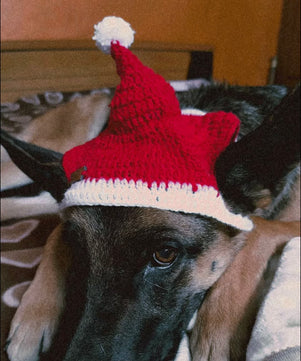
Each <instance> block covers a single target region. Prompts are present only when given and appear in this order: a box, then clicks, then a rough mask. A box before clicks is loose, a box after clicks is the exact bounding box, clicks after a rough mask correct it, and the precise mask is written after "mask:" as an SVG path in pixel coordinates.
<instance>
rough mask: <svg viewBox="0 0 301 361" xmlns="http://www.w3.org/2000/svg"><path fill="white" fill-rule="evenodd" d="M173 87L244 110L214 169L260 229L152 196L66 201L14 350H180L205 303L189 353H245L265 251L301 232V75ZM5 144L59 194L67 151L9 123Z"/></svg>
mask: <svg viewBox="0 0 301 361" xmlns="http://www.w3.org/2000/svg"><path fill="white" fill-rule="evenodd" d="M177 95H178V97H179V100H180V104H181V107H182V108H186V107H190V108H191V107H193V108H197V109H201V110H203V111H206V112H210V111H217V110H224V111H231V112H233V113H234V114H236V115H237V116H238V117H239V118H240V120H241V130H240V134H239V139H238V141H237V142H236V143H233V144H232V145H230V146H229V147H228V148H227V149H226V150H225V151H224V153H222V154H221V156H220V157H219V158H218V160H217V163H216V167H215V173H216V177H217V181H218V185H219V189H220V191H221V193H222V195H223V197H224V199H225V201H226V202H227V205H228V207H229V208H231V210H232V211H233V212H240V213H241V214H243V215H249V216H250V217H252V219H253V222H254V230H253V231H251V232H242V231H238V230H237V229H234V228H232V227H230V226H228V225H224V224H222V223H220V222H219V221H217V220H214V219H212V218H209V217H205V216H200V215H194V214H184V213H181V212H172V211H164V210H159V209H152V208H139V207H113V206H108V207H105V206H72V207H69V208H67V209H64V210H63V211H62V212H61V219H62V223H61V225H60V226H58V228H56V229H55V230H54V231H53V233H52V235H51V236H50V237H49V239H48V241H47V244H46V246H45V251H44V255H43V258H42V261H41V264H40V266H39V268H38V270H37V273H36V277H35V279H34V281H33V282H32V284H31V286H30V287H29V289H28V290H27V292H26V293H25V294H24V296H23V299H22V302H21V304H20V306H19V308H18V310H17V312H16V314H15V317H14V319H13V321H12V324H11V330H10V334H9V336H8V342H7V353H8V355H9V358H10V360H11V361H25V360H26V361H34V360H39V359H41V360H57V361H58V360H60V361H62V360H63V361H75V360H76V361H96V360H97V361H98V360H103V361H109V360H110V361H169V360H174V359H175V358H176V357H177V352H178V349H179V345H180V344H181V340H182V338H183V335H184V334H185V332H186V330H188V329H189V328H190V329H191V328H192V327H193V325H191V324H190V323H191V322H190V321H191V320H192V319H193V316H194V315H195V313H196V311H198V310H199V312H198V315H197V318H196V323H195V326H194V327H193V330H192V336H191V344H190V351H191V357H192V359H193V360H230V359H231V360H243V359H244V358H245V352H246V345H247V342H248V338H249V337H250V329H251V328H252V325H253V323H254V318H255V315H256V310H257V309H258V304H259V298H260V297H259V295H258V292H257V291H258V285H259V284H260V282H262V280H263V273H264V271H265V270H266V268H267V265H268V260H269V259H270V257H271V256H272V255H273V254H274V253H275V252H276V251H277V250H279V247H280V248H281V247H283V245H284V243H285V242H286V241H288V240H289V239H290V238H291V237H294V236H297V235H299V232H300V222H299V213H298V207H299V206H298V205H296V202H298V196H297V194H298V193H299V186H298V181H299V173H300V172H299V162H300V151H299V146H300V87H299V86H298V87H297V88H296V89H295V90H294V91H293V92H288V90H287V89H286V88H285V87H281V86H266V87H236V86H226V85H212V86H208V87H201V88H200V89H196V90H191V91H188V92H186V93H178V94H177ZM2 144H3V146H4V147H5V148H6V150H7V152H8V153H9V155H10V157H11V159H12V160H13V161H14V162H15V164H16V165H17V166H18V167H20V169H21V170H22V171H23V172H24V173H26V174H27V175H28V176H29V177H30V178H31V179H33V180H34V181H35V182H37V183H38V184H39V185H40V186H41V187H42V188H43V189H44V190H46V191H48V192H50V194H51V195H52V196H53V197H54V198H55V199H56V200H57V201H58V202H60V201H61V200H62V197H63V194H64V192H65V191H66V189H67V188H68V187H69V184H68V182H67V180H66V178H65V175H64V171H63V169H62V166H61V158H62V154H61V153H59V152H55V151H53V150H49V149H44V148H41V147H39V146H36V145H33V144H29V143H26V142H24V141H21V140H17V139H15V138H13V137H11V136H10V135H8V134H7V133H5V132H2ZM258 255H260V257H258ZM242 275H244V277H246V278H247V282H243V280H242V279H241V277H242ZM71 285H72V286H71ZM237 285H239V287H237ZM252 301H254V302H253V303H252ZM255 301H256V302H255ZM217 310H218V311H219V312H216V311H217ZM221 314H222V315H223V317H221V316H220V315H221ZM189 324H190V325H189ZM178 357H179V354H178ZM189 357H190V356H189ZM188 359H189V358H187V359H185V360H188Z"/></svg>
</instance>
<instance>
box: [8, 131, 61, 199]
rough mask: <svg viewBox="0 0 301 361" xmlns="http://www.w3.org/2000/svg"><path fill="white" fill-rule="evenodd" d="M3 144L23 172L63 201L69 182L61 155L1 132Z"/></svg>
mask: <svg viewBox="0 0 301 361" xmlns="http://www.w3.org/2000/svg"><path fill="white" fill-rule="evenodd" d="M1 144H2V145H3V147H4V148H5V149H6V150H7V152H8V154H9V156H10V157H11V159H12V161H13V162H14V163H15V164H16V166H17V167H19V168H20V169H21V170H22V172H24V173H25V174H26V175H28V176H29V177H30V178H31V179H32V180H33V181H35V182H37V183H38V184H39V185H40V186H41V187H42V189H44V190H46V191H48V192H49V193H50V194H51V195H52V196H53V197H54V198H55V199H56V200H57V201H61V200H62V198H63V194H64V193H65V191H66V189H67V188H68V181H67V179H66V176H65V173H64V170H63V167H62V165H61V159H62V154H61V153H58V152H55V151H52V150H49V149H45V148H42V147H38V146H36V145H33V144H30V143H26V142H23V141H21V140H19V139H16V138H14V137H12V136H11V135H9V134H8V133H7V132H5V131H4V130H1Z"/></svg>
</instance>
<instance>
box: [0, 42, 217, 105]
mask: <svg viewBox="0 0 301 361" xmlns="http://www.w3.org/2000/svg"><path fill="white" fill-rule="evenodd" d="M212 50H213V49H212V47H211V46H209V45H203V46H198V47H197V46H195V45H193V46H191V45H179V44H164V43H152V42H148V43H145V42H144V43H141V42H140V43H139V42H137V43H136V44H135V45H134V46H133V48H132V51H133V53H135V54H136V55H137V56H138V57H139V59H140V60H141V61H142V62H143V63H144V64H145V65H147V66H149V67H151V68H152V69H154V70H155V71H156V72H157V73H159V74H161V75H162V76H163V77H164V78H165V79H166V80H184V79H187V75H188V73H190V74H191V73H193V72H194V71H193V69H191V67H194V66H195V62H193V61H192V56H194V57H195V56H196V55H197V54H198V53H202V52H211V51H212ZM1 63H2V67H1V93H2V102H6V101H14V100H16V99H17V98H19V97H20V96H28V95H30V94H36V93H39V92H44V91H46V90H47V91H80V90H88V89H96V88H99V87H110V86H116V84H118V82H119V79H118V75H117V74H116V67H115V63H114V62H113V60H112V59H111V57H110V56H108V55H105V54H103V53H102V52H101V51H99V50H98V49H97V48H96V47H95V44H94V42H93V41H89V40H74V41H72V40H71V41H70V40H68V41H28V42H27V41H25V42H18V41H6V42H3V43H2V52H1Z"/></svg>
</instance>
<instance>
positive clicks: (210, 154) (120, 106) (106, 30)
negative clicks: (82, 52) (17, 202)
mask: <svg viewBox="0 0 301 361" xmlns="http://www.w3.org/2000/svg"><path fill="white" fill-rule="evenodd" d="M133 33H134V32H133V31H132V29H131V28H130V25H129V24H128V23H126V22H125V21H124V20H122V19H120V18H115V17H108V18H105V19H104V20H103V21H102V22H100V23H99V24H97V25H96V26H95V36H94V39H95V40H96V44H97V46H98V47H100V48H101V49H102V50H104V51H110V52H111V55H112V57H113V58H114V60H115V62H116V67H117V72H118V74H119V76H120V79H121V81H120V84H119V85H118V86H117V88H116V92H115V95H114V98H113V99H112V102H111V113H110V118H109V122H108V126H107V128H106V129H105V130H104V131H103V132H101V133H100V134H99V136H97V137H96V138H95V139H93V140H91V141H89V142H87V143H85V144H83V145H80V146H78V147H75V148H73V149H71V150H70V151H68V152H67V153H66V154H65V155H64V157H63V167H64V169H65V172H66V176H67V178H68V179H69V180H71V179H72V175H74V174H78V172H80V173H81V179H80V180H79V181H77V182H75V183H73V184H72V185H71V187H70V188H69V189H68V190H67V192H66V193H65V197H64V200H63V202H62V207H68V206H73V205H106V206H138V207H153V208H159V209H166V210H171V211H182V212H186V213H197V214H202V215H205V216H209V217H213V218H216V219H218V220H219V221H221V222H224V223H227V224H229V225H232V226H234V227H236V228H239V229H243V230H250V229H251V228H252V222H251V221H250V219H249V218H247V217H242V216H241V215H239V214H234V213H232V212H231V211H230V210H229V209H228V208H227V207H226V205H225V203H224V201H223V199H222V196H221V195H220V194H219V191H218V188H217V182H216V179H215V176H214V164H215V161H216V159H217V157H218V156H219V154H220V153H221V152H222V151H223V150H224V149H225V148H226V147H227V146H228V145H229V143H231V142H232V141H234V140H235V138H236V136H237V134H238V130H239V119H238V118H237V117H236V116H235V115H234V114H232V113H225V112H217V113H209V114H206V115H202V116H200V115H186V114H182V113H181V110H180V106H179V102H178V100H177V98H176V95H175V92H174V89H173V88H172V87H171V86H170V85H169V84H168V83H167V82H166V81H165V80H164V78H162V77H161V76H160V75H158V74H156V73H155V72H154V71H153V70H152V69H150V68H148V67H146V66H144V65H143V64H142V63H141V62H140V60H139V59H138V58H137V57H136V56H135V55H134V54H133V53H132V52H131V51H130V50H128V49H127V48H126V47H125V46H129V45H130V44H131V42H132V41H133Z"/></svg>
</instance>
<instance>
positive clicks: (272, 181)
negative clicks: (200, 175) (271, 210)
mask: <svg viewBox="0 0 301 361" xmlns="http://www.w3.org/2000/svg"><path fill="white" fill-rule="evenodd" d="M299 162H300V85H298V86H297V88H296V89H295V90H294V91H293V92H292V93H290V94H289V95H287V96H286V97H285V98H284V99H283V100H282V102H281V103H280V104H279V106H277V107H276V108H275V110H274V112H273V114H272V116H270V117H269V118H267V119H266V120H265V121H264V122H263V123H262V125H261V126H259V127H258V128H256V129H255V130H254V131H252V132H251V133H249V134H248V135H246V136H245V137H243V138H242V139H241V140H240V141H239V142H237V143H233V144H231V145H230V146H229V147H228V148H227V149H226V150H225V151H224V152H223V153H222V154H221V155H220V157H219V158H218V160H217V162H216V166H215V172H216V178H217V182H218V185H219V189H220V191H221V193H222V195H223V197H224V198H225V200H226V202H227V203H228V204H229V205H230V206H231V207H232V208H233V210H234V211H238V212H241V213H243V214H250V213H253V212H254V211H255V210H256V209H259V208H261V209H264V208H268V207H269V204H270V203H271V202H272V201H273V199H275V198H276V197H277V195H279V194H280V192H281V191H282V189H283V187H284V184H285V180H286V178H287V177H289V176H291V177H292V176H293V175H294V174H296V172H295V173H294V172H292V170H293V169H295V167H296V166H298V163H299Z"/></svg>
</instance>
